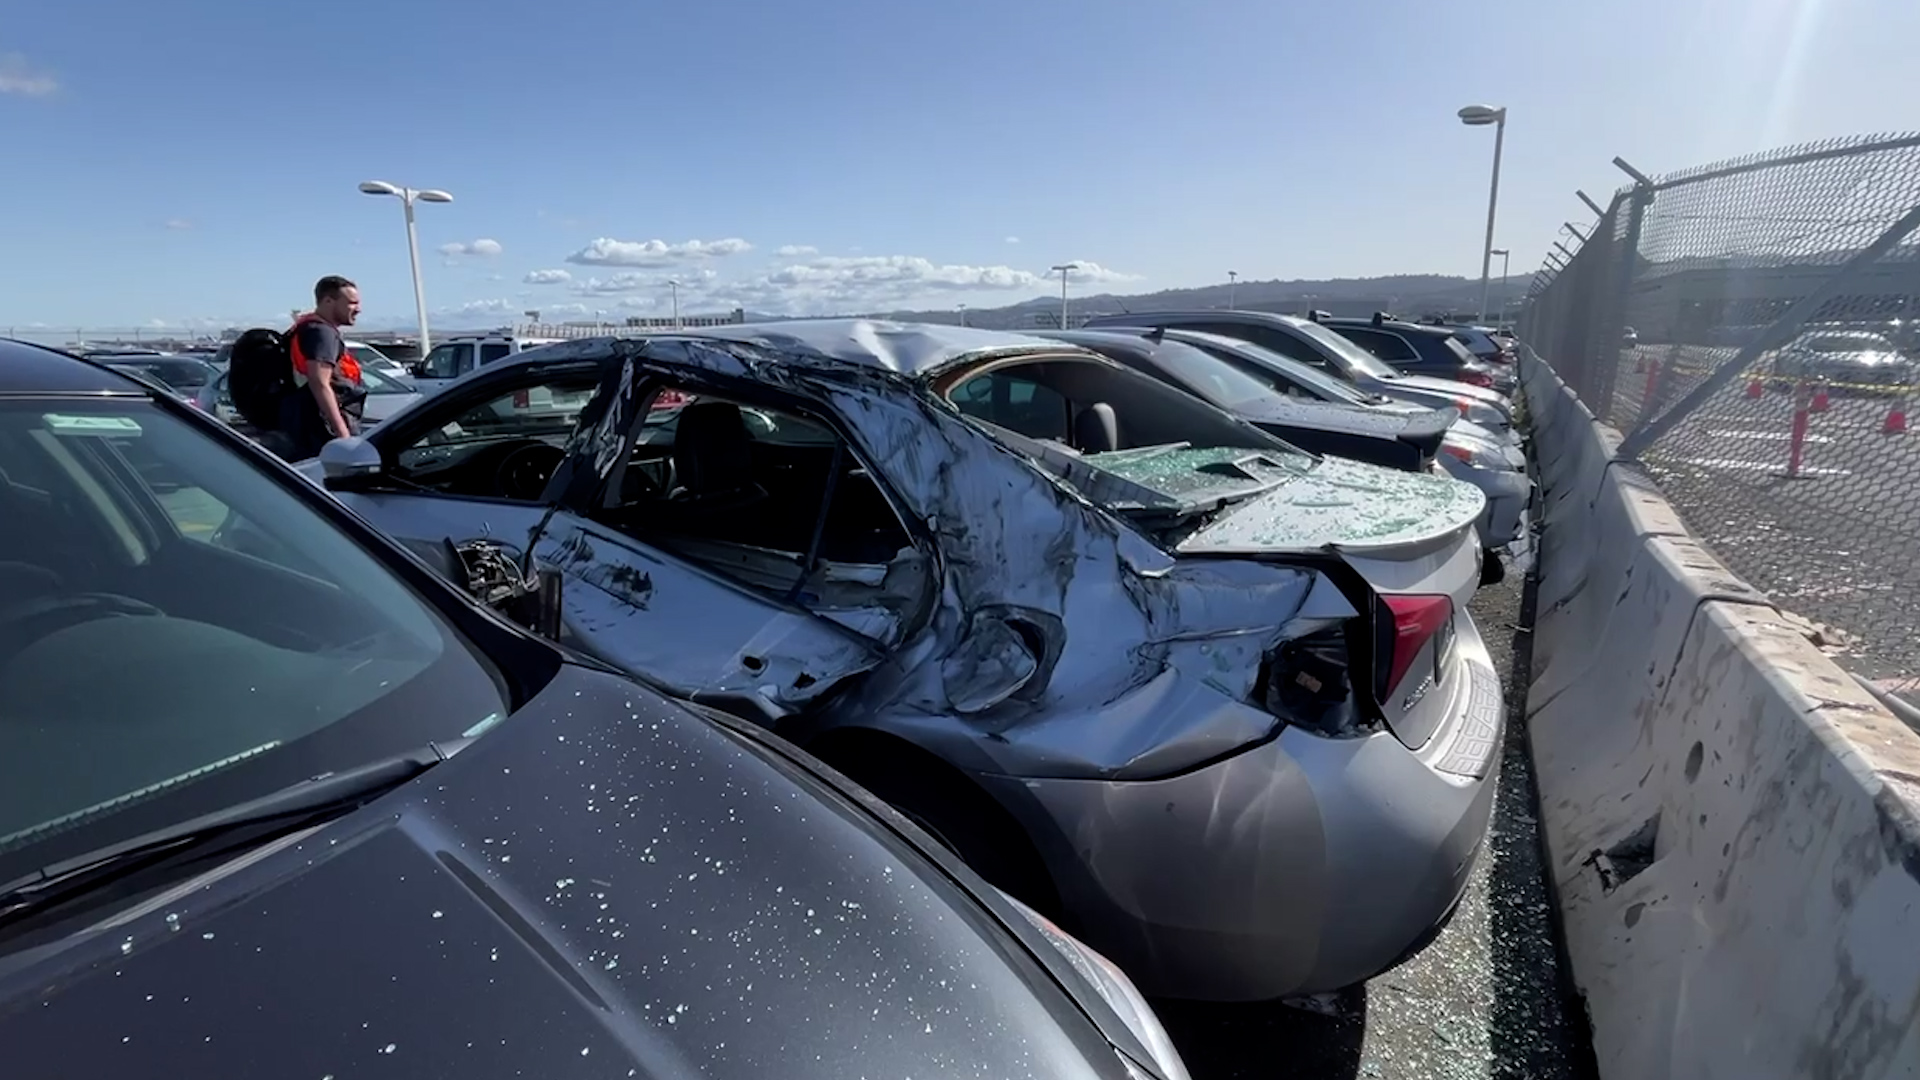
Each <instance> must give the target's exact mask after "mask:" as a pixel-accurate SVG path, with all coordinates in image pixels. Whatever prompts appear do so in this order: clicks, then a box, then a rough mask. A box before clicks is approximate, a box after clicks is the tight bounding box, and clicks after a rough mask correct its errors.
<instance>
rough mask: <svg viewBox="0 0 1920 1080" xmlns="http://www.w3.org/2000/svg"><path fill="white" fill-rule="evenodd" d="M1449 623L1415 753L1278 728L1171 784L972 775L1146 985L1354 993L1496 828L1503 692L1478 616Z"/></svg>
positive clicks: (1221, 994)
mask: <svg viewBox="0 0 1920 1080" xmlns="http://www.w3.org/2000/svg"><path fill="white" fill-rule="evenodd" d="M1459 630H1460V636H1459V645H1458V650H1459V652H1458V655H1457V657H1456V661H1455V672H1456V673H1457V675H1458V676H1459V678H1460V680H1461V682H1460V683H1459V684H1457V685H1460V687H1461V689H1460V690H1459V691H1457V692H1456V693H1455V695H1454V698H1453V701H1452V704H1451V706H1450V707H1451V709H1452V711H1453V715H1451V716H1450V717H1449V718H1448V720H1447V722H1446V723H1445V724H1443V725H1442V726H1441V727H1440V728H1439V729H1438V730H1437V731H1436V732H1435V734H1434V736H1433V737H1432V738H1431V739H1430V740H1428V742H1427V744H1426V745H1425V746H1422V747H1420V748H1419V749H1417V750H1416V749H1410V748H1408V747H1407V746H1406V745H1404V744H1403V743H1401V742H1400V741H1399V740H1398V739H1397V738H1395V737H1394V736H1393V735H1392V734H1390V733H1388V732H1384V731H1383V732H1378V733H1375V734H1372V735H1368V736H1364V737H1360V738H1351V739H1329V738H1323V737H1320V736H1317V735H1312V734H1309V733H1307V732H1305V731H1302V730H1300V729H1297V728H1289V729H1286V730H1284V731H1283V732H1282V733H1281V735H1280V737H1279V738H1278V739H1276V740H1274V741H1272V742H1268V743H1264V744H1262V745H1259V746H1256V747H1253V748H1251V749H1248V750H1246V751H1244V752H1242V753H1240V754H1237V755H1235V756H1233V757H1230V758H1227V759H1225V760H1223V761H1219V762H1217V763H1215V764H1213V765H1209V766H1207V767H1205V768H1202V769H1198V770H1196V771H1193V772H1190V773H1185V774H1183V775H1179V776H1175V777H1170V778H1167V779H1162V780H1151V781H1132V782H1124V781H1101V780H1052V779H1032V778H1018V777H1006V776H983V777H979V778H978V779H979V780H980V781H981V783H982V784H983V785H984V786H985V787H986V788H987V789H988V790H989V791H991V792H992V793H993V794H994V795H995V797H996V798H998V799H999V800H1000V801H1001V803H1002V804H1003V805H1005V806H1007V807H1008V808H1009V809H1010V810H1012V811H1013V812H1014V814H1015V815H1016V817H1018V818H1020V819H1021V821H1022V822H1023V824H1025V825H1026V826H1027V829H1028V833H1029V835H1031V836H1032V837H1033V838H1034V839H1035V841H1036V843H1037V844H1038V846H1039V847H1040V850H1041V853H1042V856H1043V858H1045V860H1046V861H1047V864H1048V866H1049V869H1050V870H1051V872H1052V875H1053V877H1054V880H1055V884H1056V886H1057V887H1058V888H1059V891H1060V895H1061V898H1062V899H1063V901H1065V906H1066V908H1067V910H1068V911H1070V912H1072V914H1073V916H1074V922H1075V925H1076V931H1075V932H1076V934H1077V935H1078V936H1080V937H1082V938H1084V939H1085V940H1086V941H1087V942H1088V943H1089V944H1090V945H1092V946H1093V947H1094V948H1096V949H1098V950H1099V951H1100V952H1101V953H1102V954H1104V955H1106V956H1109V957H1111V958H1112V959H1113V960H1114V961H1115V962H1116V963H1118V964H1120V965H1121V966H1122V967H1123V968H1124V969H1125V970H1127V972H1128V973H1129V974H1131V975H1133V976H1134V978H1135V979H1136V980H1137V981H1138V982H1139V984H1140V986H1141V987H1142V989H1144V990H1146V991H1147V992H1148V993H1152V994H1160V995H1166V996H1171V997H1184V998H1197V999H1205V1000H1220V1001H1259V1000H1269V999H1272V998H1276V997H1282V996H1285V995H1289V994H1296V993H1311V992H1319V991H1326V990H1335V989H1339V988H1341V987H1345V986H1350V985H1353V984H1355V983H1358V982H1360V981H1362V980H1365V979H1367V978H1369V977H1371V976H1373V975H1376V974H1378V973H1379V972H1381V971H1383V970H1385V969H1387V968H1388V967H1391V966H1392V965H1394V964H1396V963H1398V962H1399V961H1400V960H1403V959H1405V958H1406V957H1407V956H1408V955H1410V950H1411V949H1413V948H1414V946H1416V945H1417V944H1418V943H1419V942H1420V941H1421V940H1422V938H1423V937H1427V936H1428V935H1429V934H1430V931H1431V930H1432V929H1433V928H1434V927H1435V926H1437V925H1438V924H1439V923H1440V922H1441V921H1442V920H1444V919H1445V918H1446V917H1447V915H1448V913H1449V912H1451V911H1452V910H1453V908H1454V907H1455V905H1456V904H1457V903H1458V902H1459V899H1460V897H1461V895H1462V894H1463V892H1464V891H1465V889H1466V885H1467V880H1468V877H1469V875H1470V873H1471V871H1472V869H1473V866H1474V862H1475V860H1476V859H1477V857H1478V854H1479V852H1480V849H1481V847H1482V844H1483V841H1484V838H1485V836H1486V833H1487V825H1488V822H1489V820H1490V818H1491V816H1492V811H1493V799H1494V792H1495V788H1496V786H1497V783H1498V754H1499V748H1500V741H1501V734H1502V731H1503V727H1504V713H1503V703H1502V700H1501V694H1500V682H1499V679H1498V677H1497V675H1496V674H1495V673H1494V670H1493V666H1492V662H1491V660H1490V659H1489V658H1488V656H1487V653H1486V649H1485V647H1484V645H1483V644H1482V643H1481V641H1480V637H1479V634H1478V632H1477V630H1475V629H1474V627H1473V626H1472V623H1471V620H1470V619H1465V618H1463V619H1462V622H1461V624H1460V627H1459ZM1476 774H1477V775H1476Z"/></svg>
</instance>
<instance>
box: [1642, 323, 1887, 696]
mask: <svg viewBox="0 0 1920 1080" xmlns="http://www.w3.org/2000/svg"><path fill="white" fill-rule="evenodd" d="M1733 352H1734V350H1731V349H1717V350H1713V349H1700V348H1692V347H1688V348H1685V349H1682V348H1679V347H1643V348H1641V349H1640V350H1638V353H1637V354H1634V355H1630V356H1623V360H1622V369H1621V372H1620V374H1619V376H1618V377H1617V381H1616V386H1615V397H1614V404H1613V409H1612V412H1611V416H1610V420H1611V422H1612V423H1614V424H1615V425H1616V426H1618V427H1620V428H1622V429H1623V430H1628V429H1631V428H1633V427H1634V426H1635V424H1636V422H1637V421H1638V420H1639V419H1640V418H1641V417H1642V416H1643V415H1644V414H1645V412H1646V410H1645V409H1644V406H1643V404H1642V399H1643V398H1645V396H1646V392H1647V386H1648V378H1647V375H1646V373H1645V372H1644V371H1642V372H1638V373H1636V372H1633V371H1632V370H1631V364H1630V363H1629V361H1632V360H1636V359H1660V358H1665V359H1664V361H1663V362H1664V363H1665V364H1668V365H1678V366H1679V367H1680V368H1681V369H1682V370H1681V371H1680V372H1679V373H1678V375H1677V377H1676V378H1675V379H1674V381H1673V382H1672V383H1671V384H1670V385H1668V386H1666V387H1664V388H1663V387H1661V386H1659V385H1658V384H1657V383H1656V384H1655V385H1654V391H1655V405H1656V410H1655V411H1656V412H1657V411H1664V409H1665V408H1666V407H1667V406H1668V405H1669V404H1670V403H1671V402H1673V401H1674V400H1676V399H1677V398H1678V397H1679V396H1680V395H1681V394H1682V393H1683V392H1684V391H1685V390H1686V389H1687V388H1689V387H1690V386H1691V385H1693V384H1694V383H1695V382H1697V381H1698V379H1699V378H1700V377H1702V376H1704V374H1705V373H1706V372H1707V371H1708V370H1710V369H1711V368H1712V367H1713V366H1715V365H1717V364H1719V363H1724V362H1725V361H1726V360H1727V359H1730V358H1731V357H1732V355H1733ZM1896 404H1899V405H1901V406H1903V407H1906V408H1911V407H1913V406H1914V405H1915V404H1916V401H1915V397H1914V396H1912V395H1909V396H1904V397H1902V396H1889V395H1885V394H1858V393H1853V392H1848V391H1837V392H1835V393H1833V394H1831V395H1830V396H1829V399H1828V407H1827V408H1826V409H1825V410H1824V411H1821V412H1811V411H1810V412H1809V414H1808V418H1807V419H1808V423H1807V431H1806V436H1805V441H1804V443H1803V444H1802V456H1801V460H1800V462H1799V469H1798V475H1797V476H1789V475H1788V465H1789V458H1790V452H1789V448H1790V446H1791V444H1792V433H1793V413H1794V411H1795V397H1794V393H1793V392H1792V391H1791V390H1789V389H1784V388H1777V387H1774V386H1770V385H1765V384H1763V385H1762V386H1761V390H1760V395H1759V396H1758V397H1751V396H1749V394H1748V382H1747V381H1746V380H1744V379H1743V380H1736V382H1735V383H1734V384H1733V385H1732V386H1730V387H1728V388H1727V389H1726V390H1724V391H1722V392H1720V393H1718V394H1716V395H1715V396H1714V397H1713V398H1711V399H1709V400H1708V401H1707V402H1706V404H1705V405H1703V406H1702V407H1701V408H1700V410H1699V411H1698V412H1697V413H1695V414H1693V415H1691V416H1689V417H1687V418H1686V419H1685V420H1683V421H1682V422H1681V423H1679V424H1678V425H1677V426H1675V427H1674V428H1673V430H1672V431H1671V432H1669V433H1668V434H1667V435H1666V436H1664V437H1663V438H1662V439H1661V440H1660V441H1659V442H1658V443H1655V444H1654V446H1653V447H1651V448H1650V449H1649V450H1648V451H1647V453H1646V454H1645V456H1644V460H1645V463H1646V465H1647V467H1648V470H1649V471H1650V472H1651V473H1652V474H1653V475H1654V477H1655V479H1657V480H1658V481H1659V482H1660V486H1661V488H1662V489H1663V490H1664V491H1665V492H1666V493H1667V495H1668V497H1669V498H1670V499H1671V500H1672V501H1673V504H1674V507H1675V508H1676V509H1677V510H1678V511H1679V512H1680V516H1681V518H1682V519H1683V520H1684V521H1685V522H1686V524H1687V527H1688V528H1689V530H1691V531H1692V532H1693V533H1694V534H1695V535H1696V536H1698V537H1700V538H1701V539H1702V540H1703V541H1704V542H1705V543H1706V544H1707V546H1708V547H1709V548H1710V549H1711V550H1712V551H1713V552H1714V553H1715V554H1716V555H1718V556H1719V557H1720V559H1721V560H1722V561H1724V562H1725V563H1726V564H1727V565H1728V567H1729V568H1730V569H1732V570H1733V572H1734V573H1735V574H1737V575H1739V576H1740V577H1741V578H1742V579H1743V580H1745V581H1746V582H1748V583H1749V584H1751V585H1753V586H1754V587H1755V588H1758V589H1760V590H1761V591H1763V592H1765V593H1766V594H1767V595H1768V596H1769V597H1771V598H1772V599H1773V601H1774V602H1775V603H1777V604H1779V605H1780V606H1781V607H1783V608H1785V609H1787V610H1789V611H1792V612H1794V613H1795V614H1797V615H1799V616H1801V617H1802V618H1805V619H1808V620H1810V621H1812V622H1813V623H1814V624H1816V626H1818V627H1819V628H1821V635H1822V641H1823V644H1825V645H1826V647H1827V649H1828V651H1829V653H1830V654H1832V655H1833V656H1834V658H1835V659H1837V660H1839V661H1840V662H1841V663H1842V664H1844V665H1845V666H1847V667H1848V668H1851V669H1852V670H1854V671H1855V672H1858V673H1859V674H1861V675H1864V676H1866V677H1868V678H1870V679H1874V680H1875V681H1877V682H1879V683H1880V684H1881V685H1882V686H1883V687H1884V688H1886V689H1888V690H1890V691H1893V692H1895V693H1901V694H1905V695H1907V696H1908V697H1909V698H1910V699H1915V700H1920V604H1916V603H1915V600H1916V599H1917V598H1920V562H1917V561H1916V560H1915V559H1914V558H1913V543H1914V539H1913V538H1914V537H1915V536H1916V535H1920V415H1917V416H1915V417H1914V420H1915V421H1916V426H1915V427H1914V429H1913V431H1912V432H1910V433H1908V434H1889V433H1887V432H1886V431H1885V427H1886V422H1887V418H1888V414H1889V412H1890V411H1891V410H1892V409H1893V407H1894V406H1895V405H1896Z"/></svg>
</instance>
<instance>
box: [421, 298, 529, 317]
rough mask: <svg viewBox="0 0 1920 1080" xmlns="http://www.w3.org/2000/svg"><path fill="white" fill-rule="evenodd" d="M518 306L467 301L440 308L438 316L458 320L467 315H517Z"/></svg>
mask: <svg viewBox="0 0 1920 1080" xmlns="http://www.w3.org/2000/svg"><path fill="white" fill-rule="evenodd" d="M521 311H522V308H521V307H520V305H518V304H516V303H514V302H513V301H511V300H469V301H467V302H466V303H464V304H458V305H455V306H454V307H450V308H442V309H441V311H440V314H441V315H443V316H446V317H448V318H456V319H457V318H460V317H462V316H467V315H518V314H520V312H521Z"/></svg>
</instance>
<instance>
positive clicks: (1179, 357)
mask: <svg viewBox="0 0 1920 1080" xmlns="http://www.w3.org/2000/svg"><path fill="white" fill-rule="evenodd" d="M1153 362H1154V363H1155V364H1157V365H1158V366H1159V367H1160V368H1161V369H1162V370H1164V371H1166V372H1167V373H1168V374H1169V375H1172V376H1173V377H1174V378H1175V379H1177V380H1178V381H1179V382H1180V384H1181V385H1182V386H1185V387H1186V388H1187V389H1189V390H1191V391H1193V392H1194V393H1196V394H1198V395H1200V396H1201V397H1203V398H1205V399H1207V400H1208V401H1210V402H1212V403H1213V404H1215V405H1218V406H1220V407H1221V408H1223V409H1227V410H1236V409H1239V408H1240V407H1241V406H1244V405H1248V404H1251V403H1253V402H1257V401H1263V400H1265V399H1267V398H1270V397H1272V396H1273V394H1274V389H1273V386H1272V385H1271V384H1269V383H1267V382H1264V381H1262V380H1260V379H1259V378H1256V377H1255V376H1253V375H1249V374H1247V373H1246V372H1244V371H1242V370H1240V369H1239V368H1237V367H1235V366H1233V365H1232V364H1230V363H1228V362H1227V361H1225V360H1222V359H1220V358H1219V357H1217V356H1213V355H1211V354H1209V353H1206V352H1203V351H1201V350H1199V349H1196V348H1194V347H1193V346H1191V345H1186V344H1182V343H1181V342H1178V341H1163V342H1161V343H1160V344H1159V345H1158V346H1156V347H1155V348H1154V350H1153Z"/></svg>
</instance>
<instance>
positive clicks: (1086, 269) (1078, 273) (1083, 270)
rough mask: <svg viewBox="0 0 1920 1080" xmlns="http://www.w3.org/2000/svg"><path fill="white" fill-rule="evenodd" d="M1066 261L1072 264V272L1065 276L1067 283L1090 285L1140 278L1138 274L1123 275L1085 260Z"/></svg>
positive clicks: (1137, 279)
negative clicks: (1076, 282) (1074, 282)
mask: <svg viewBox="0 0 1920 1080" xmlns="http://www.w3.org/2000/svg"><path fill="white" fill-rule="evenodd" d="M1067 261H1068V262H1071V263H1073V264H1074V269H1073V271H1072V272H1071V273H1070V274H1068V275H1067V280H1069V281H1078V282H1083V283H1089V284H1091V283H1105V282H1113V281H1139V280H1140V278H1141V275H1139V274H1123V273H1121V272H1120V271H1118V270H1109V269H1107V268H1106V267H1104V266H1101V265H1100V264H1099V263H1097V262H1092V261H1090V260H1087V259H1069V260H1067Z"/></svg>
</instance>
